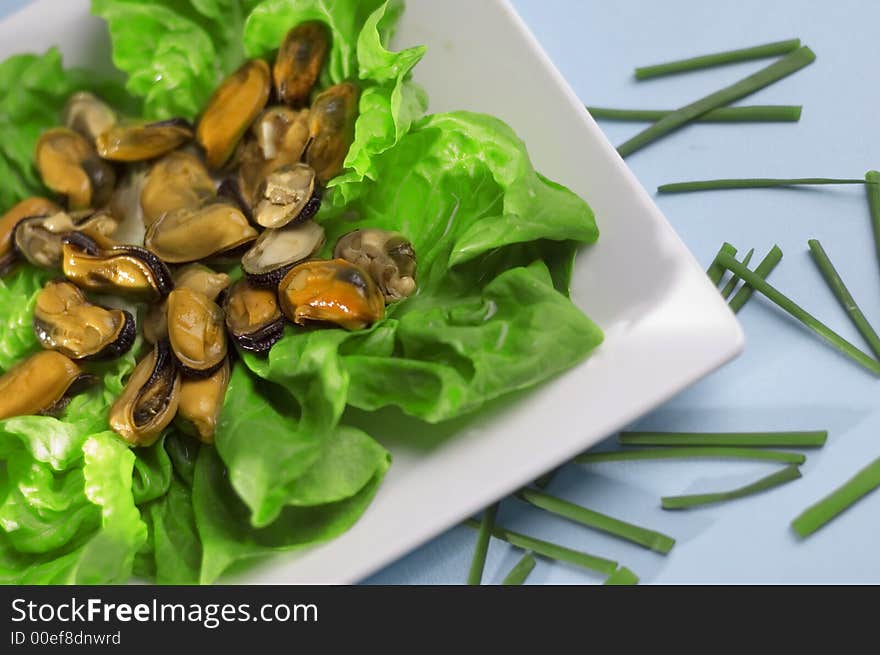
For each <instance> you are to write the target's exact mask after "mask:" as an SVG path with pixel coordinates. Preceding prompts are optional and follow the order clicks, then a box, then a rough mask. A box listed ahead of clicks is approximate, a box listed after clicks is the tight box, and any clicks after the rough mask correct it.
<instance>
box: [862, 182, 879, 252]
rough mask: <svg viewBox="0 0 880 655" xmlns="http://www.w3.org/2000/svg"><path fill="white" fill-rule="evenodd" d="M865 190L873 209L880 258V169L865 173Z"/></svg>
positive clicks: (873, 222) (869, 204)
mask: <svg viewBox="0 0 880 655" xmlns="http://www.w3.org/2000/svg"><path fill="white" fill-rule="evenodd" d="M865 182H867V183H868V184H866V185H865V190H866V191H867V192H868V208H869V209H870V211H871V225H873V226H874V242H875V244H876V246H877V257H878V259H880V171H868V172H867V173H865Z"/></svg>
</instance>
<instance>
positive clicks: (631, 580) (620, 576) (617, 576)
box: [602, 566, 639, 585]
mask: <svg viewBox="0 0 880 655" xmlns="http://www.w3.org/2000/svg"><path fill="white" fill-rule="evenodd" d="M602 584H605V585H635V584H639V576H637V575H636V574H635V573H633V572H632V571H630V570H629V569H628V568H626V567H625V566H621V567H620V568H619V569H617V570H616V571H615V572H614V573H612V574H611V575H610V576H608V578H607V579H606V580H605V582H603V583H602Z"/></svg>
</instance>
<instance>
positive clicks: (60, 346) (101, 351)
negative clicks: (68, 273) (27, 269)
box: [34, 280, 136, 360]
mask: <svg viewBox="0 0 880 655" xmlns="http://www.w3.org/2000/svg"><path fill="white" fill-rule="evenodd" d="M34 334H36V336H37V341H39V342H40V345H42V346H43V348H47V349H48V350H57V351H58V352H60V353H61V354H63V355H67V356H68V357H70V358H71V359H87V360H92V359H107V358H111V357H119V356H120V355H123V354H125V353H126V352H128V350H129V348H131V346H132V344H133V343H134V338H135V334H136V331H135V324H134V317H132V315H131V314H130V313H128V312H127V311H125V310H124V309H106V308H104V307H101V306H100V305H93V304H92V303H90V302H89V301H88V300H87V299H86V297H85V295H84V294H83V292H82V291H80V289H79V287H77V286H76V285H75V284H73V283H71V282H68V281H67V280H52V281H50V282H47V283H46V285H45V286H44V287H43V289H42V290H41V291H40V293H39V294H37V301H36V305H35V307H34Z"/></svg>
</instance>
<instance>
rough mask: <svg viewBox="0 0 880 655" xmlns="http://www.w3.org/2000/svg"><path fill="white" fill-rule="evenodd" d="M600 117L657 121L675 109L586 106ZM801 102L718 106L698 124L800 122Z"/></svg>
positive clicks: (594, 114) (631, 120)
mask: <svg viewBox="0 0 880 655" xmlns="http://www.w3.org/2000/svg"><path fill="white" fill-rule="evenodd" d="M587 110H588V111H589V112H590V114H591V115H592V116H593V118H595V119H597V120H609V121H630V122H644V123H648V122H650V123H654V122H656V121H659V120H660V119H661V118H666V117H667V116H668V115H669V114H671V113H672V112H673V111H675V110H674V109H615V108H613V107H590V106H588V107H587ZM801 111H802V107H801V106H800V105H750V106H744V107H719V108H718V109H713V110H712V111H710V112H707V113H705V114H703V115H702V116H700V117H699V118H697V119H696V120H697V122H699V123H797V122H798V121H799V120H800V119H801Z"/></svg>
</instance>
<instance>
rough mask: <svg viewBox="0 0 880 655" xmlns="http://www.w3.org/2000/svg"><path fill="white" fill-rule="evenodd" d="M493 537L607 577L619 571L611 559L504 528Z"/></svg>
mask: <svg viewBox="0 0 880 655" xmlns="http://www.w3.org/2000/svg"><path fill="white" fill-rule="evenodd" d="M464 524H465V525H466V526H468V527H469V528H474V529H478V528H479V527H480V524H479V523H477V522H476V521H474V520H473V519H468V520H466V521H465V522H464ZM492 536H493V537H497V538H498V539H503V540H504V541H506V542H507V543H509V544H510V545H512V546H516V547H517V548H522V549H523V550H531V551H533V552H534V553H535V554H537V555H542V556H543V557H548V558H550V559H555V560H558V561H560V562H568V563H569V564H575V565H576V566H580V567H582V568H585V569H589V570H591V571H598V572H599V573H604V574H605V575H611V574H612V573H614V571H615V570H616V569H617V562H613V561H611V560H610V559H605V558H604V557H596V556H595V555H590V554H589V553H582V552H581V551H578V550H572V549H571V548H566V547H565V546H560V545H559V544H554V543H551V542H549V541H543V540H541V539H535V538H534V537H530V536H529V535H526V534H521V533H519V532H513V531H512V530H508V529H507V528H502V527H501V526H497V525H496V526H495V527H494V528H493V529H492Z"/></svg>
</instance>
